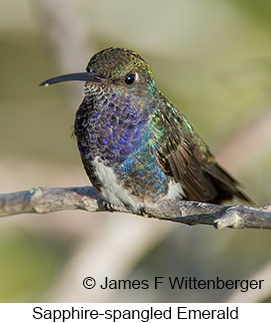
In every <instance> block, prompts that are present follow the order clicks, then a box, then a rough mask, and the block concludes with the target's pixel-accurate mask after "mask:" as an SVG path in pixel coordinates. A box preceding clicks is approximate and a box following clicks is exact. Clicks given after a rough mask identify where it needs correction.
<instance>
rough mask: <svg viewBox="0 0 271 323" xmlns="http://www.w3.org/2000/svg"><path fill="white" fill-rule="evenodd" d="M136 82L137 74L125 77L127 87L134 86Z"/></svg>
mask: <svg viewBox="0 0 271 323" xmlns="http://www.w3.org/2000/svg"><path fill="white" fill-rule="evenodd" d="M135 80H136V74H135V73H130V74H128V75H127V76H126V77H125V80H124V82H125V83H126V84H127V85H132V84H133V83H134V82H135Z"/></svg>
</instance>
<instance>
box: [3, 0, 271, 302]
mask: <svg viewBox="0 0 271 323" xmlns="http://www.w3.org/2000/svg"><path fill="white" fill-rule="evenodd" d="M0 6H1V10H0V50H1V52H0V58H1V59H0V70H1V74H0V150H1V158H0V178H1V181H0V192H1V193H5V192H10V191H18V190H24V189H29V188H31V187H34V186H47V187H56V186H78V185H89V181H88V179H87V176H86V175H85V173H84V170H83V167H82V165H81V161H80V158H79V153H78V151H77V147H76V142H75V139H74V137H72V136H71V135H72V127H73V120H74V113H75V111H76V108H77V107H78V105H79V103H80V102H81V99H82V87H83V84H79V83H70V84H60V85H57V86H52V87H49V88H39V87H38V84H39V83H40V82H41V81H43V80H45V79H47V78H50V77H52V76H55V75H59V74H63V73H71V72H79V71H83V70H84V69H85V66H86V64H87V62H88V60H89V58H90V57H91V56H92V55H93V54H94V53H95V52H97V51H99V50H101V49H103V48H106V47H110V46H118V47H127V48H131V49H133V50H136V51H137V52H139V53H140V54H141V55H142V56H143V57H144V58H145V59H146V60H147V61H148V62H149V64H150V65H151V67H152V70H153V73H154V75H155V79H156V82H157V84H158V86H159V88H160V89H161V90H162V92H163V93H164V94H165V95H166V96H167V97H168V98H169V99H170V100H171V101H172V102H173V103H174V104H176V105H177V106H178V107H179V108H180V110H181V111H182V112H183V113H184V114H185V115H186V116H187V117H188V119H189V120H190V121H191V123H192V124H193V126H194V127H195V129H197V131H198V132H199V134H200V135H201V136H202V137H203V138H204V140H205V141H206V142H207V143H208V144H209V146H210V147H211V148H212V150H213V151H214V152H215V154H216V155H217V158H218V160H219V161H220V162H221V163H222V164H223V165H224V166H225V167H226V168H227V169H229V170H230V172H231V173H232V174H233V175H234V176H235V177H236V178H238V180H239V181H240V182H241V183H242V185H243V186H244V187H245V190H246V192H247V194H248V195H249V196H251V198H252V199H253V200H254V201H255V203H256V204H257V205H264V204H270V201H271V196H270V192H271V190H270V183H271V166H270V165H271V109H270V108H271V95H270V93H271V77H270V75H271V55H270V54H271V25H270V22H271V2H270V0H258V1H253V0H246V1H245V0H243V1H242V0H239V1H233V0H232V1H228V0H227V1H226V0H190V1H185V0H168V1H157V0H156V1H154V0H150V1H143V0H138V1H134V2H132V1H125V0H115V1H105V0H99V1H98V0H91V1H83V0H77V1H72V0H40V1H34V0H20V1H19V0H13V1H8V0H1V1H0ZM270 250H271V234H270V231H263V230H240V231H238V230H230V229H225V230H222V231H216V230H215V229H213V228H211V227H204V226H197V227H188V226H184V225H180V224H173V223H166V222H162V221H158V220H147V219H141V218H139V217H136V216H132V215H127V214H126V215H125V214H115V213H114V214H110V213H104V214H102V213H96V214H88V213H86V212H83V211H76V212H71V211H63V212H58V213H54V214H48V215H40V216H37V215H21V216H16V217H9V218H2V219H1V225H0V301H2V302H39V301H43V302H77V301H80V302H105V301H106V302H108V301H110V302H115V301H119V302H131V301H133V302H202V301H204V302H224V301H236V302H246V301H253V302H258V301H260V302H268V301H270V300H271V286H270V277H271V252H270ZM86 276H92V277H94V278H95V279H96V280H97V283H98V284H99V283H102V282H103V278H104V277H105V276H108V277H109V278H110V279H138V280H143V279H148V280H149V281H150V282H152V281H153V278H154V277H155V276H165V277H167V276H173V277H174V276H192V277H194V276H195V277H197V278H198V279H214V278H215V277H217V276H219V277H220V278H221V279H251V278H255V279H265V284H264V288H263V289H262V290H261V291H250V292H247V293H241V292H238V291H237V292H233V291H230V290H229V291H223V290H222V291H207V290H181V291H179V290H173V291H172V290H170V289H169V288H167V287H166V286H163V287H161V288H160V289H159V290H154V289H153V288H150V289H148V290H142V289H138V290H119V291H117V290H99V288H97V287H96V288H95V289H93V290H84V288H83V286H82V281H83V279H84V277H86Z"/></svg>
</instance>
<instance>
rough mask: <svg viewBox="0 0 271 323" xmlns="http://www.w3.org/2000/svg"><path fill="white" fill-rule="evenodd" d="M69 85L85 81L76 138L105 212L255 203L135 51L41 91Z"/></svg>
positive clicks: (99, 59) (115, 52)
mask: <svg viewBox="0 0 271 323" xmlns="http://www.w3.org/2000/svg"><path fill="white" fill-rule="evenodd" d="M64 81H85V85H84V92H83V93H84V97H83V101H82V103H81V105H80V106H79V108H78V110H77V112H76V115H75V122H74V133H75V135H76V138H77V145H78V148H79V151H80V154H81V159H82V162H83V165H84V168H85V171H86V173H87V175H88V177H89V179H90V181H91V183H92V184H93V186H94V187H95V188H96V190H97V191H98V192H99V195H100V196H101V197H102V199H103V200H104V202H105V204H106V205H109V206H118V207H125V208H126V209H128V210H129V211H131V212H133V213H137V214H142V213H144V209H145V207H146V206H147V205H148V206H149V205H154V204H155V203H158V202H159V201H161V200H162V199H173V200H192V201H202V202H209V203H215V204H221V203H222V202H224V201H227V200H231V199H232V198H234V197H237V198H239V199H241V200H243V201H246V202H250V200H249V198H248V197H247V196H246V195H245V194H244V193H242V192H241V190H240V188H239V184H238V182H237V181H236V180H235V179H234V178H233V177H232V176H231V175H229V174H228V173H227V172H226V171H225V170H224V169H223V168H222V167H221V166H220V165H219V164H218V163H217V161H216V159H215V157H214V155H213V154H212V153H211V151H210V150H209V147H208V146H207V145H206V144H205V142H204V141H203V140H202V139H201V138H200V136H199V135H198V134H197V132H196V131H195V130H194V129H193V127H192V126H191V124H190V123H189V122H188V120H187V119H186V117H185V116H184V115H183V114H182V113H181V112H179V110H178V109H177V108H176V107H175V106H174V105H173V104H172V103H171V102H170V101H169V100H168V99H167V98H166V97H165V96H164V95H163V94H162V93H161V92H160V91H159V89H158V88H157V87H156V83H155V81H154V78H153V74H152V71H151V68H150V66H149V64H148V63H147V62H146V61H145V60H144V59H143V58H142V57H141V56H140V55H139V54H138V53H136V52H135V51H132V50H129V49H125V48H113V47H110V48H107V49H104V50H102V51H100V52H98V53H96V54H95V55H94V56H93V57H92V58H91V59H90V61H89V63H88V65H87V67H86V72H83V73H73V74H66V75H61V76H57V77H54V78H51V79H48V80H46V81H44V82H42V83H41V84H40V85H45V86H48V85H50V84H54V83H59V82H64Z"/></svg>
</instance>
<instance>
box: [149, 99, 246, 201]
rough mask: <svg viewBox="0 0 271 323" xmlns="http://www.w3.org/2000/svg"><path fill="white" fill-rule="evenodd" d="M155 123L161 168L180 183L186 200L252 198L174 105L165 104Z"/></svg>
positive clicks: (159, 111)
mask: <svg viewBox="0 0 271 323" xmlns="http://www.w3.org/2000/svg"><path fill="white" fill-rule="evenodd" d="M153 125H154V132H155V136H156V142H157V145H156V147H157V156H158V160H159V162H160V164H161V167H163V168H164V171H165V172H166V173H167V174H168V175H170V176H173V178H174V179H175V181H176V182H179V183H181V185H182V188H183V191H184V193H185V197H184V198H185V199H187V200H196V201H206V202H213V203H220V202H222V201H224V200H230V199H232V198H233V196H237V197H238V198H240V199H243V200H245V201H247V202H248V201H249V199H248V198H247V197H246V196H245V195H244V194H243V193H242V192H241V191H240V190H239V188H238V183H237V181H236V180H235V179H234V178H232V177H231V176H230V175H229V174H228V173H227V172H226V171H225V170H224V169H223V168H222V167H221V166H220V165H219V164H218V163H217V162H216V160H215V157H214V156H213V155H212V153H211V152H210V150H209V148H208V146H207V145H206V144H205V143H204V142H203V141H202V139H201V138H200V137H199V136H198V134H197V133H196V132H195V131H194V130H193V128H192V127H191V125H190V124H189V123H188V121H187V119H186V118H185V117H184V116H183V115H182V114H180V113H179V112H178V111H177V109H176V108H175V107H174V106H172V105H171V104H169V103H166V108H164V109H159V110H157V111H155V113H154V114H153Z"/></svg>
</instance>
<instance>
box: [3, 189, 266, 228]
mask: <svg viewBox="0 0 271 323" xmlns="http://www.w3.org/2000/svg"><path fill="white" fill-rule="evenodd" d="M75 209H81V210H85V211H88V212H97V211H104V210H105V209H106V208H105V206H104V203H103V201H102V199H101V198H100V197H99V195H98V193H97V192H96V190H95V189H94V188H93V187H92V186H83V187H66V188H63V187H62V188H45V187H35V188H32V189H30V190H28V191H20V192H14V193H7V194H0V216H2V217H3V216H10V215H15V214H22V213H38V214H40V213H50V212H55V211H60V210H75ZM110 210H111V211H113V212H126V213H131V212H130V211H129V210H128V209H126V208H119V207H114V206H112V209H110ZM137 215H138V214H137ZM140 216H143V217H148V218H157V219H160V220H167V221H174V222H179V223H184V224H188V225H195V224H207V225H213V226H214V227H215V228H217V229H221V228H225V227H231V228H234V229H244V228H255V229H271V205H268V206H263V207H252V206H241V205H231V206H225V205H224V206H223V205H216V204H210V203H202V202H194V201H176V200H161V201H160V202H158V203H157V204H154V205H151V206H147V207H146V209H145V212H144V214H140Z"/></svg>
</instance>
